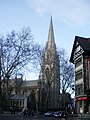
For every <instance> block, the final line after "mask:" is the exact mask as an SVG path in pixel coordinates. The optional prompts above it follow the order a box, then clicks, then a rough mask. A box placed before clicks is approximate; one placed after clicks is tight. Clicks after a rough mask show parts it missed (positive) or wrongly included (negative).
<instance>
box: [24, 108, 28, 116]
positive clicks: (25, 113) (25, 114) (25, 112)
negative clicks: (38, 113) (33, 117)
mask: <svg viewBox="0 0 90 120" xmlns="http://www.w3.org/2000/svg"><path fill="white" fill-rule="evenodd" d="M23 116H24V117H27V109H26V108H24V110H23Z"/></svg>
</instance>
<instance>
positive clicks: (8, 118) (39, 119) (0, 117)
mask: <svg viewBox="0 0 90 120" xmlns="http://www.w3.org/2000/svg"><path fill="white" fill-rule="evenodd" d="M0 120H65V119H64V118H55V117H46V116H44V115H39V114H35V115H34V116H33V117H27V118H26V117H23V115H21V114H15V115H13V114H0ZM67 120H90V117H88V116H86V117H85V116H84V117H82V118H81V117H80V116H79V117H69V118H68V119H67Z"/></svg>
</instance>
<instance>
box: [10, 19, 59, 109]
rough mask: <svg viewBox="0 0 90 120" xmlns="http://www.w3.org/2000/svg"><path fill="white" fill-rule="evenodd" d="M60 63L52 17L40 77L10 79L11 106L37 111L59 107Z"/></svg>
mask: <svg viewBox="0 0 90 120" xmlns="http://www.w3.org/2000/svg"><path fill="white" fill-rule="evenodd" d="M59 63H60V61H59V56H58V53H57V49H56V44H55V39H54V30H53V23H52V17H51V20H50V26H49V32H48V40H47V43H46V46H45V48H44V50H43V54H42V57H41V69H40V74H39V79H38V80H30V81H23V80H22V78H20V79H19V78H16V79H15V80H12V81H9V86H10V87H9V93H10V98H9V100H10V105H9V106H16V107H18V108H20V109H22V108H23V107H26V108H32V109H34V110H35V111H45V110H54V109H58V108H59V100H60V64H59Z"/></svg>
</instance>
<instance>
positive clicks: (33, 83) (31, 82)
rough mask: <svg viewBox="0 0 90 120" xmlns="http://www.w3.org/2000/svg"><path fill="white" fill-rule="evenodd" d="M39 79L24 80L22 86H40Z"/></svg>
mask: <svg viewBox="0 0 90 120" xmlns="http://www.w3.org/2000/svg"><path fill="white" fill-rule="evenodd" d="M38 81H39V80H29V81H23V83H22V87H38Z"/></svg>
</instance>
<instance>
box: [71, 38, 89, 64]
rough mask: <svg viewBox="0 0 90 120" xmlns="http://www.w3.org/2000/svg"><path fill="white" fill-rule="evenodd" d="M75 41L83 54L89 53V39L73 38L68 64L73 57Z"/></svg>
mask: <svg viewBox="0 0 90 120" xmlns="http://www.w3.org/2000/svg"><path fill="white" fill-rule="evenodd" d="M77 41H78V43H79V44H80V46H81V47H82V48H83V50H84V52H86V53H90V38H84V37H79V36H75V40H74V44H73V48H72V53H71V57H70V62H73V55H74V50H75V45H76V42H77Z"/></svg>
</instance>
